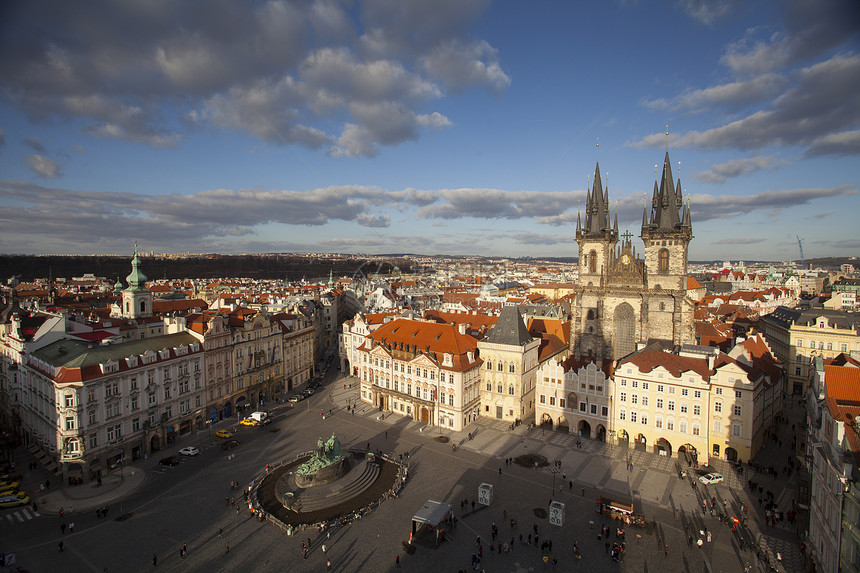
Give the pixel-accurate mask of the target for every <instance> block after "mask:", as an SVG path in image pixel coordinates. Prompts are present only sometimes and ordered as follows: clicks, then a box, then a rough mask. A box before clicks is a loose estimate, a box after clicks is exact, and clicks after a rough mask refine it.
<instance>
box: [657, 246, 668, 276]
mask: <svg viewBox="0 0 860 573" xmlns="http://www.w3.org/2000/svg"><path fill="white" fill-rule="evenodd" d="M659 269H660V272H661V273H668V272H669V251H668V250H667V249H660V266H659Z"/></svg>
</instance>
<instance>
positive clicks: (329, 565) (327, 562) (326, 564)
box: [325, 559, 331, 571]
mask: <svg viewBox="0 0 860 573" xmlns="http://www.w3.org/2000/svg"><path fill="white" fill-rule="evenodd" d="M325 568H326V569H327V570H329V571H331V559H326V560H325Z"/></svg>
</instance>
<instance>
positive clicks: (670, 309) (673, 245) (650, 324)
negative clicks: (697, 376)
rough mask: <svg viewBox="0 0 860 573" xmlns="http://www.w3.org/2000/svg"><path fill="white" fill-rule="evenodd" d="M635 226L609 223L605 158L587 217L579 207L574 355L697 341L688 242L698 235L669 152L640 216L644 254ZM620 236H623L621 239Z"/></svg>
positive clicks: (603, 356) (602, 356)
mask: <svg viewBox="0 0 860 573" xmlns="http://www.w3.org/2000/svg"><path fill="white" fill-rule="evenodd" d="M632 236H633V235H632V234H631V233H629V232H626V233H624V235H623V236H622V235H619V233H618V215H617V214H616V216H615V219H614V221H613V223H611V224H610V215H609V191H608V190H604V187H603V182H602V181H601V178H600V166H599V164H598V166H597V167H596V168H595V171H594V184H593V186H592V188H591V189H590V190H589V191H588V198H587V201H586V206H585V224H584V225H583V223H582V218H581V215H577V221H576V241H577V243H578V245H579V279H578V282H577V284H576V288H575V295H576V299H575V302H574V304H573V306H572V308H571V315H572V316H571V337H570V347H571V351H572V352H573V353H574V355H575V356H576V358H577V359H580V358H582V357H592V358H594V359H596V360H618V359H620V358H623V357H624V356H627V355H629V354H630V353H631V352H634V351H635V350H636V348H637V345H638V344H639V343H643V342H649V341H654V340H660V341H663V342H664V343H665V344H668V345H669V346H680V345H683V344H692V343H694V342H695V329H694V325H693V304H692V301H691V300H690V299H689V298H688V297H687V249H688V246H689V244H690V240H691V239H692V238H693V229H692V225H691V223H690V212H689V208H685V207H684V198H683V195H682V193H681V181H680V179H679V180H678V183H677V185H676V184H675V183H673V181H672V167H671V165H670V162H669V153H668V150H667V152H666V158H665V160H664V163H663V174H662V179H661V182H660V184H659V185H658V184H657V183H656V182H655V183H654V194H653V197H652V200H651V210H650V213H649V211H648V209H647V208H646V210H645V213H644V214H643V216H642V234H641V237H642V240H643V241H644V243H645V253H644V260H640V259H639V257H638V256H637V254H636V248H635V247H634V246H633V244H632V241H631V240H630V239H631V238H632ZM619 240H620V243H619Z"/></svg>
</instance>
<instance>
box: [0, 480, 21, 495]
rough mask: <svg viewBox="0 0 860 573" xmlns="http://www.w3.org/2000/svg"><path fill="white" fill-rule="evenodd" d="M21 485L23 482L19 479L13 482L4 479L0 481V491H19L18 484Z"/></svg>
mask: <svg viewBox="0 0 860 573" xmlns="http://www.w3.org/2000/svg"><path fill="white" fill-rule="evenodd" d="M20 485H21V482H19V481H11V482H10V481H3V482H0V492H4V493H5V492H7V491H10V490H11V491H17V490H18V486H20Z"/></svg>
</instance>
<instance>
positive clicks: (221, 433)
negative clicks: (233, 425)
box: [215, 430, 233, 440]
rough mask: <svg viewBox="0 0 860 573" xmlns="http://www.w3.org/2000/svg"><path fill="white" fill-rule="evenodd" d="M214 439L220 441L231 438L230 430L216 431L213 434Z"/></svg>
mask: <svg viewBox="0 0 860 573" xmlns="http://www.w3.org/2000/svg"><path fill="white" fill-rule="evenodd" d="M215 437H216V438H221V439H222V440H226V439H228V438H232V437H233V434H232V433H231V432H230V430H218V431H217V432H215Z"/></svg>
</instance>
